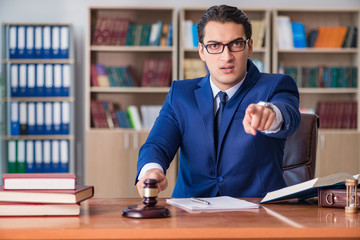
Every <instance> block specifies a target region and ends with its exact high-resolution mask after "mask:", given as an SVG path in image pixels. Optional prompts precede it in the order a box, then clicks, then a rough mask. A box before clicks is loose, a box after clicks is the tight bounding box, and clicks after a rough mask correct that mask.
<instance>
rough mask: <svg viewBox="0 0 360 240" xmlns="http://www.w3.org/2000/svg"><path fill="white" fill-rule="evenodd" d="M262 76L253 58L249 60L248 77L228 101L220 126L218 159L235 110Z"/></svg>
mask: <svg viewBox="0 0 360 240" xmlns="http://www.w3.org/2000/svg"><path fill="white" fill-rule="evenodd" d="M259 77H260V72H259V70H258V69H257V68H256V67H255V66H254V64H253V63H252V62H251V60H248V73H247V75H246V78H245V80H244V82H243V84H242V85H241V86H240V88H239V89H238V90H237V92H236V93H235V94H234V96H233V97H232V98H231V99H230V100H229V102H227V104H226V106H225V109H224V112H223V116H222V120H221V126H220V134H219V143H218V151H217V153H218V154H217V159H218V158H219V156H220V155H219V153H220V150H221V145H222V142H223V139H224V136H225V134H226V131H227V130H228V128H229V125H230V123H231V120H232V119H233V117H234V114H235V111H236V109H237V108H238V106H239V105H240V103H241V101H242V100H243V98H244V97H245V96H246V94H247V93H248V91H249V90H250V89H251V88H252V86H254V84H255V83H256V82H257V80H258V79H259Z"/></svg>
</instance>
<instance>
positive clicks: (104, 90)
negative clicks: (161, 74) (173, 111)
mask: <svg viewBox="0 0 360 240" xmlns="http://www.w3.org/2000/svg"><path fill="white" fill-rule="evenodd" d="M169 89H170V88H169V87H91V88H90V91H91V92H94V93H167V92H169Z"/></svg>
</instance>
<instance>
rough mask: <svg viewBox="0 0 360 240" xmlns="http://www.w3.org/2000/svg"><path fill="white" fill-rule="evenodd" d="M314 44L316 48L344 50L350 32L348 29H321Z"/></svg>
mask: <svg viewBox="0 0 360 240" xmlns="http://www.w3.org/2000/svg"><path fill="white" fill-rule="evenodd" d="M317 31H318V34H317V38H316V41H315V43H314V47H315V48H342V47H343V43H344V40H345V37H346V33H347V31H348V28H347V27H325V26H324V27H319V28H318V29H317Z"/></svg>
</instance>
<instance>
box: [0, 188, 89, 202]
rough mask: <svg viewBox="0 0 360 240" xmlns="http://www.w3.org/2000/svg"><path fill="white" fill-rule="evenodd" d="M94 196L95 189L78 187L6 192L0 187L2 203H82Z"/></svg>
mask: <svg viewBox="0 0 360 240" xmlns="http://www.w3.org/2000/svg"><path fill="white" fill-rule="evenodd" d="M93 196H94V187H93V186H86V185H76V189H74V190H4V185H1V186H0V201H1V202H18V203H80V202H82V201H84V200H86V199H89V198H91V197H93Z"/></svg>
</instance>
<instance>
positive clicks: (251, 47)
mask: <svg viewBox="0 0 360 240" xmlns="http://www.w3.org/2000/svg"><path fill="white" fill-rule="evenodd" d="M253 43H254V42H253V39H252V38H250V40H249V43H248V45H249V57H250V56H251V55H252V52H253V50H254V49H253V46H254V45H253Z"/></svg>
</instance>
